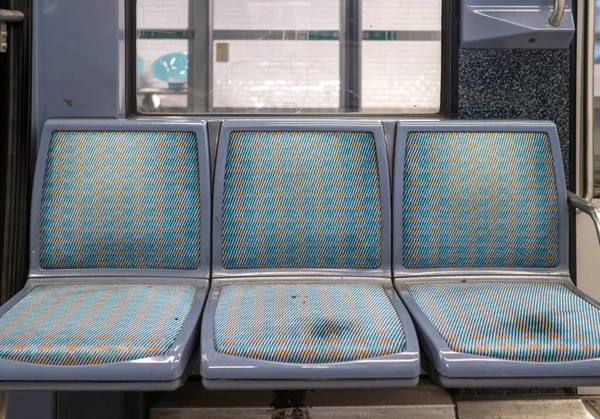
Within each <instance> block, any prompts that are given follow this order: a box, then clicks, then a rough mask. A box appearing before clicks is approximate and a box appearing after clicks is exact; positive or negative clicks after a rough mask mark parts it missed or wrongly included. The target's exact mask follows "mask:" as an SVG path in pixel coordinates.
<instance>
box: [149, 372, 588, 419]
mask: <svg viewBox="0 0 600 419" xmlns="http://www.w3.org/2000/svg"><path fill="white" fill-rule="evenodd" d="M594 390H596V389H591V388H590V389H585V388H580V389H579V393H580V394H578V391H577V389H575V388H537V389H536V388H529V389H457V390H448V389H444V388H441V387H439V386H437V385H436V384H434V383H433V382H432V381H430V380H429V379H428V378H426V377H422V378H421V381H420V383H419V385H418V386H417V387H415V388H401V389H365V390H314V391H275V392H274V391H208V390H205V389H203V388H202V386H201V384H200V383H199V382H193V381H191V382H188V383H187V384H186V385H185V386H184V387H182V388H181V389H179V390H178V391H175V392H172V393H163V394H162V395H161V397H160V398H159V400H158V402H157V403H156V404H155V405H154V406H153V407H152V409H151V411H150V418H151V419H192V418H252V419H253V418H256V419H259V418H271V419H284V418H310V419H319V418H340V419H341V418H344V419H348V418H369V419H371V418H381V419H384V418H436V419H438V418H439V419H446V418H448V419H456V418H459V419H492V418H494V419H496V418H540V419H542V418H543V419H571V418H573V419H575V418H590V419H591V418H598V419H600V397H598V396H589V397H586V396H585V395H584V394H585V393H586V392H592V393H593V392H594ZM596 394H597V392H596Z"/></svg>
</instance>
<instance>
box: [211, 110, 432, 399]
mask: <svg viewBox="0 0 600 419" xmlns="http://www.w3.org/2000/svg"><path fill="white" fill-rule="evenodd" d="M240 130H241V131H243V130H250V131H360V132H371V133H373V135H374V137H375V141H376V150H377V160H378V165H379V177H380V194H381V204H382V230H381V231H382V264H381V267H380V269H374V270H357V269H237V270H228V269H225V268H224V267H223V264H222V259H221V258H222V256H221V255H222V253H221V252H222V247H221V232H222V218H221V212H222V205H223V204H222V202H223V188H224V182H223V181H224V175H225V163H226V158H227V149H228V144H229V136H230V134H231V133H232V132H233V131H240ZM387 161H388V160H387V154H386V144H385V138H384V133H383V127H382V125H381V124H380V123H379V122H373V121H347V122H346V121H340V120H337V121H327V120H317V121H310V120H308V121H306V120H305V121H303V120H262V121H261V120H237V121H225V122H224V123H223V125H222V126H221V133H220V136H219V144H218V149H217V161H216V169H215V189H214V197H213V198H214V199H213V205H214V207H213V208H214V209H213V211H214V214H215V216H214V223H213V249H212V252H213V253H212V256H213V264H212V266H213V277H212V278H213V279H212V282H211V289H210V293H209V296H208V299H207V302H206V308H205V311H204V314H203V319H202V331H201V347H200V353H201V363H200V371H201V375H202V382H203V384H204V386H205V387H207V388H209V389H236V390H249V389H288V390H291V389H317V388H366V387H403V386H415V385H417V383H418V379H419V375H420V373H421V366H420V359H419V345H418V342H417V335H416V332H415V329H414V326H413V324H412V321H411V319H410V316H409V314H408V311H407V310H406V308H405V307H404V306H403V304H402V302H401V300H400V298H399V297H398V295H397V294H396V292H395V291H394V288H393V285H392V281H391V240H392V237H391V225H392V224H391V205H390V187H389V171H388V165H387ZM288 281H291V282H293V281H298V282H303V283H307V282H309V283H310V282H312V283H315V284H317V283H326V282H336V283H343V282H346V283H358V282H369V283H379V284H381V285H382V286H383V288H384V289H385V291H386V293H387V295H388V296H389V297H390V300H391V302H392V305H393V306H394V308H395V309H396V312H397V314H398V317H399V319H400V321H401V323H402V327H403V330H404V335H405V338H406V350H405V352H402V353H400V354H394V355H389V356H384V357H378V358H371V359H365V360H359V361H351V362H340V363H329V364H287V363H279V362H270V361H262V360H255V359H250V358H245V357H238V356H231V355H225V354H221V353H217V352H216V350H215V344H214V320H215V311H216V308H217V303H218V300H219V294H220V290H221V287H222V286H223V285H225V284H245V283H252V284H256V283H268V282H270V283H285V282H288Z"/></svg>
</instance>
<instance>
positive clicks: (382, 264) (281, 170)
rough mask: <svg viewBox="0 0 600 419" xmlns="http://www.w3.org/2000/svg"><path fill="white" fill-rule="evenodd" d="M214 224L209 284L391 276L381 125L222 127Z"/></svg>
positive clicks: (283, 123) (270, 123)
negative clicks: (244, 278) (233, 280)
mask: <svg viewBox="0 0 600 419" xmlns="http://www.w3.org/2000/svg"><path fill="white" fill-rule="evenodd" d="M214 214H215V223H214V224H213V239H214V240H213V275H214V277H229V276H264V275H266V276H268V275H320V276H324V275H328V274H329V275H354V276H374V277H375V276H376V277H381V276H387V277H389V276H391V262H390V260H391V217H390V214H391V207H390V198H389V174H388V169H387V158H386V149H385V139H384V135H383V129H382V126H381V124H379V123H374V122H354V121H352V122H349V123H343V122H340V121H335V122H334V121H331V122H327V121H318V122H317V121H307V122H301V121H281V120H279V121H277V120H269V121H258V120H253V121H226V122H224V123H223V126H222V127H221V135H220V138H219V146H218V151H217V162H216V169H215V194H214Z"/></svg>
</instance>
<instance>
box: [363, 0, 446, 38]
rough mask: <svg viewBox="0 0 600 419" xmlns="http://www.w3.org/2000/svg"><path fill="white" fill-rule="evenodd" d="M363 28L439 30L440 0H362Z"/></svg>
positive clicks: (440, 22) (440, 16) (440, 25)
mask: <svg viewBox="0 0 600 419" xmlns="http://www.w3.org/2000/svg"><path fill="white" fill-rule="evenodd" d="M362 27H363V30H395V31H441V30H442V0H419V1H415V0H362Z"/></svg>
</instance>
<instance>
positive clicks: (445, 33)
mask: <svg viewBox="0 0 600 419" xmlns="http://www.w3.org/2000/svg"><path fill="white" fill-rule="evenodd" d="M340 1H341V2H342V4H341V9H342V10H341V12H342V13H345V12H346V11H347V10H348V8H354V9H355V8H358V9H359V10H360V7H361V3H362V2H361V0H340ZM441 1H442V11H441V13H442V28H441V46H440V47H441V69H440V70H441V78H440V86H441V88H440V109H439V111H438V112H436V113H414V114H412V113H411V114H407V113H397V112H393V111H391V112H373V113H363V112H361V111H360V109H356V103H353V102H352V101H350V103H348V99H346V102H345V104H346V107H345V108H343V109H342V107H341V106H340V108H339V111H337V112H335V111H334V112H332V111H331V110H324V111H322V112H320V111H314V112H310V111H308V112H300V113H298V112H290V110H289V109H286V108H281V109H269V110H268V111H266V112H260V111H259V112H246V113H244V112H214V111H212V112H211V111H210V110H209V109H210V103H209V95H207V94H202V92H204V91H205V90H206V89H202V90H198V89H199V86H200V85H204V86H208V87H209V86H210V85H211V84H212V79H211V76H212V74H211V72H210V71H207V72H205V73H200V72H194V71H191V72H190V73H189V74H190V75H192V77H190V78H189V80H188V92H189V93H188V107H190V105H191V107H192V109H194V108H203V110H201V111H192V112H186V113H179V112H143V111H140V110H139V108H138V103H137V79H136V58H137V7H136V1H135V0H125V73H126V74H125V109H126V116H127V118H135V117H140V116H142V117H145V116H152V117H161V116H185V117H199V118H205V119H218V118H221V117H222V118H257V117H259V118H269V117H281V116H294V117H310V118H331V117H335V118H356V117H357V116H359V117H361V118H365V119H373V118H394V117H410V118H422V117H425V118H426V117H430V118H431V117H448V118H450V117H452V115H453V114H455V113H456V111H457V109H458V90H457V88H458V50H459V43H458V42H459V41H458V5H457V4H455V3H456V2H454V1H452V0H441ZM211 3H212V1H211V0H190V3H189V5H190V9H189V10H190V13H189V23H188V29H187V30H183V31H185V32H187V33H188V34H189V39H188V42H189V47H188V51H190V52H191V51H192V50H193V51H196V52H200V54H196V53H190V54H189V57H190V58H189V59H190V64H189V66H190V68H192V69H193V68H195V67H197V66H198V65H199V61H200V60H199V57H200V56H203V55H204V54H206V56H209V57H212V54H213V49H212V36H210V29H209V28H207V26H208V25H209V23H208V22H207V20H206V19H199V20H198V21H196V20H195V19H197V17H198V16H201V15H205V16H211V15H212V10H211ZM198 7H203V8H204V10H203V13H196V12H195V11H197V9H195V8H198ZM355 24H357V25H358V28H359V31H361V32H362V28H360V24H361V22H360V19H358V22H355ZM190 28H200V29H190ZM207 29H208V30H207ZM352 29H356V28H352ZM165 32H168V31H165ZM339 33H340V36H339V42H340V43H343V42H344V41H346V42H347V41H350V42H352V41H354V42H356V39H354V38H356V35H357V34H356V31H348V30H346V28H340V30H339ZM342 38H348V40H343V39H342ZM359 42H362V40H360V41H359ZM199 46H201V47H199ZM345 49H346V48H344V46H343V45H340V51H341V56H340V86H342V83H344V84H346V85H348V84H349V83H351V82H352V81H350V82H349V81H348V78H347V77H346V74H352V75H356V72H357V71H358V73H359V74H360V70H361V65H360V61H356V56H358V57H359V58H360V50H359V51H358V54H352V55H350V56H349V57H346V56H344V53H343V51H344V50H345ZM345 58H348V59H346V60H345ZM353 58H354V59H355V60H354V61H351V60H352V59H353ZM344 63H346V66H347V68H346V66H344V65H343V64H344ZM357 63H358V65H357ZM351 80H352V79H351ZM353 82H354V83H356V80H355V79H354V80H353ZM358 82H359V83H360V78H359V79H358ZM209 88H210V87H209ZM198 91H200V94H197V93H196V94H191V92H198ZM342 96H343V91H342V88H340V100H341V98H342ZM198 100H202V102H203V103H201V104H199V103H198ZM190 102H191V103H190ZM348 105H350V106H348ZM359 105H360V102H359Z"/></svg>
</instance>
